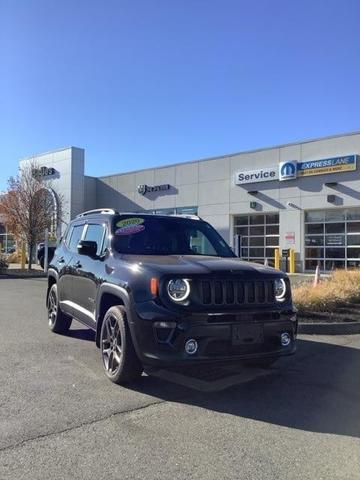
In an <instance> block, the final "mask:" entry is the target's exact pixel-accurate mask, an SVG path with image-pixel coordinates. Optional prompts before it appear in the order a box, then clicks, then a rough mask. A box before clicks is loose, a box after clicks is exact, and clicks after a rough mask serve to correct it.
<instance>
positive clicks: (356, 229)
mask: <svg viewBox="0 0 360 480" xmlns="http://www.w3.org/2000/svg"><path fill="white" fill-rule="evenodd" d="M347 232H348V233H360V222H349V223H348V224H347Z"/></svg>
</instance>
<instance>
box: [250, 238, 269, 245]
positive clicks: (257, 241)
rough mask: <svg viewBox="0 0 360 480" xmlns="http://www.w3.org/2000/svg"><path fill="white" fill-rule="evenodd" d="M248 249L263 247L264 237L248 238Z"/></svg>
mask: <svg viewBox="0 0 360 480" xmlns="http://www.w3.org/2000/svg"><path fill="white" fill-rule="evenodd" d="M249 240H250V247H263V246H264V240H265V237H250V239H249Z"/></svg>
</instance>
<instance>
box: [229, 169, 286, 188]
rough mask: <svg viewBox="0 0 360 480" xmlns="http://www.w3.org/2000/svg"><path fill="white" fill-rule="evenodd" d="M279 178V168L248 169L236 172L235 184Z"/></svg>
mask: <svg viewBox="0 0 360 480" xmlns="http://www.w3.org/2000/svg"><path fill="white" fill-rule="evenodd" d="M278 179H279V168H278V167H272V168H260V169H259V170H246V171H245V172H236V174H235V184H236V185H244V184H246V183H258V182H268V181H270V180H278Z"/></svg>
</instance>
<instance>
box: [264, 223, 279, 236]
mask: <svg viewBox="0 0 360 480" xmlns="http://www.w3.org/2000/svg"><path fill="white" fill-rule="evenodd" d="M266 235H279V225H266Z"/></svg>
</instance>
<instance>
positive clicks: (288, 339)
mask: <svg viewBox="0 0 360 480" xmlns="http://www.w3.org/2000/svg"><path fill="white" fill-rule="evenodd" d="M280 339H281V345H282V346H283V347H287V346H288V345H290V342H291V337H290V335H289V334H288V333H287V332H285V333H282V334H281V337H280Z"/></svg>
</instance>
